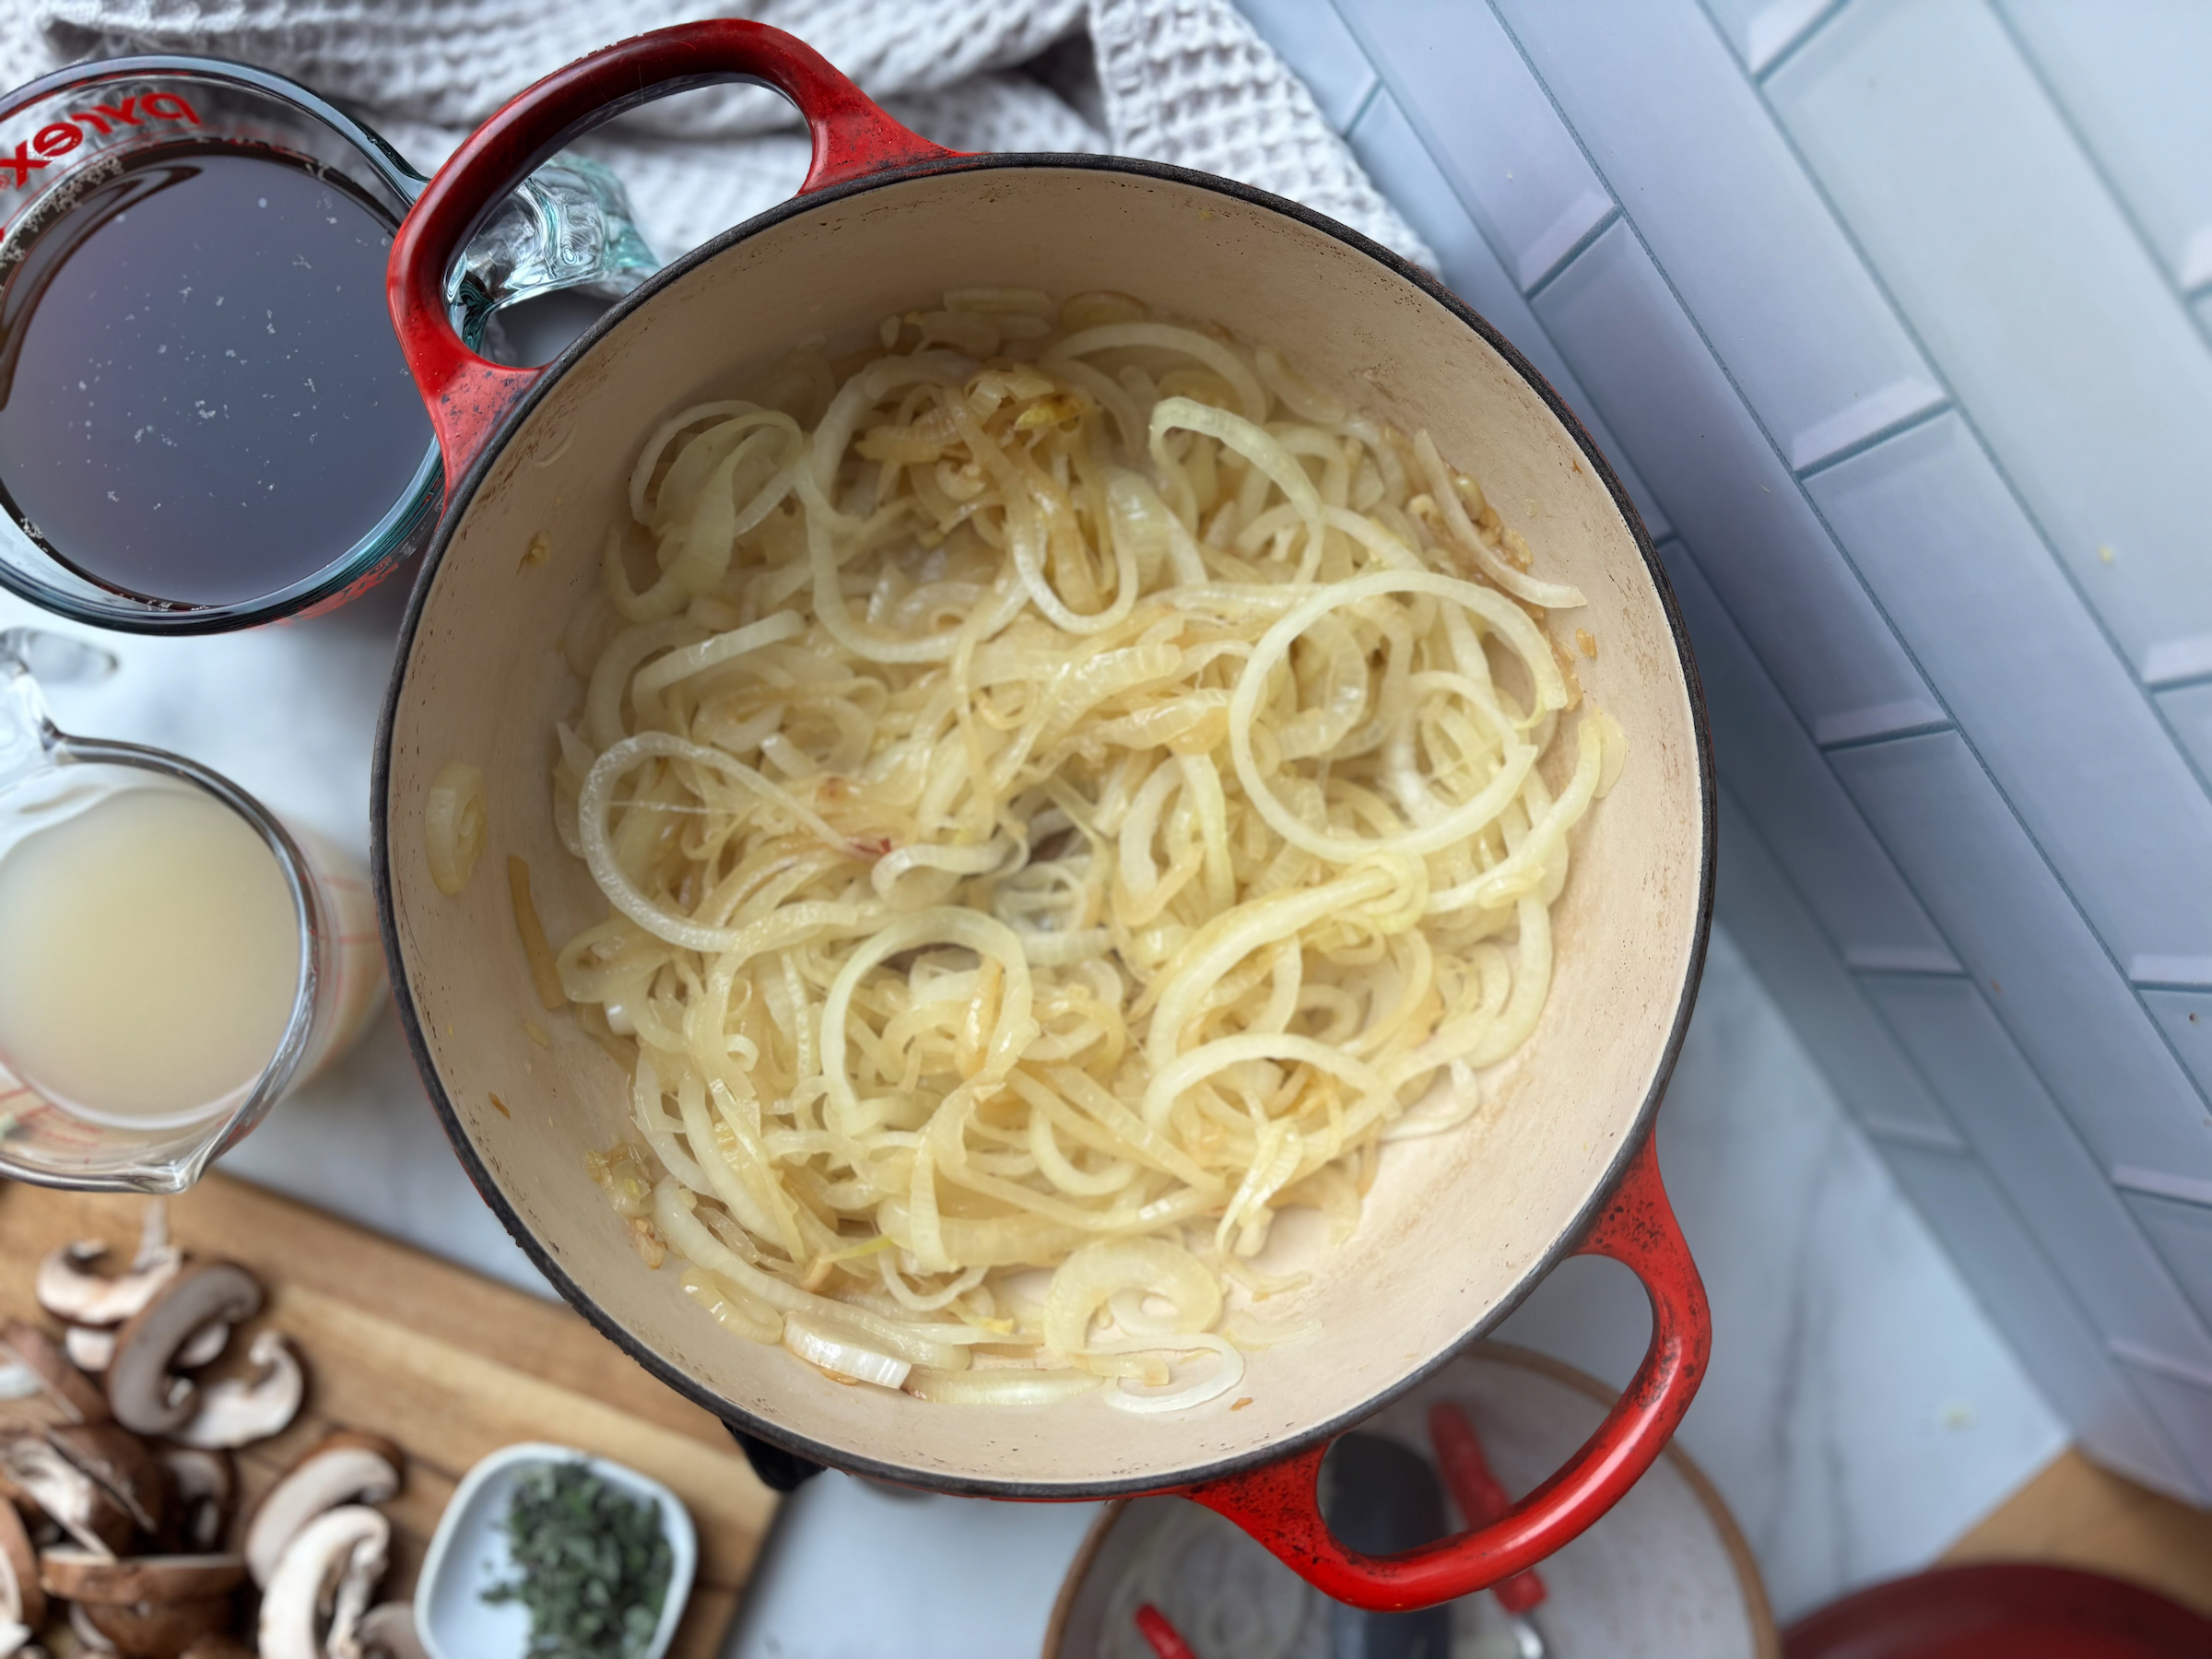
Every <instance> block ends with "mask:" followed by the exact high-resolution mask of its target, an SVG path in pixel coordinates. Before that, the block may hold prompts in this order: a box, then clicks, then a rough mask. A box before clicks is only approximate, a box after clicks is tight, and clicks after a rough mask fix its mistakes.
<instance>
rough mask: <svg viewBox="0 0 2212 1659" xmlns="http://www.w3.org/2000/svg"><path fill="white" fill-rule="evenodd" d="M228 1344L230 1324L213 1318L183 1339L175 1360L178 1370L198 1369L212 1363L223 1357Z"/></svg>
mask: <svg viewBox="0 0 2212 1659" xmlns="http://www.w3.org/2000/svg"><path fill="white" fill-rule="evenodd" d="M229 1346H230V1326H229V1322H228V1321H226V1320H220V1319H213V1320H209V1321H208V1322H207V1323H206V1324H204V1325H202V1326H201V1327H200V1328H199V1329H198V1330H196V1331H194V1333H193V1334H192V1335H190V1336H189V1337H187V1338H186V1339H185V1342H184V1346H183V1347H181V1348H179V1349H178V1350H177V1358H176V1360H175V1364H176V1368H177V1369H178V1370H179V1371H198V1370H199V1369H200V1367H201V1366H203V1365H213V1364H214V1363H215V1362H216V1361H217V1360H218V1359H221V1358H222V1357H223V1350H224V1349H225V1348H227V1347H229Z"/></svg>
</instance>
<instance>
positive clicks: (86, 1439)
mask: <svg viewBox="0 0 2212 1659" xmlns="http://www.w3.org/2000/svg"><path fill="white" fill-rule="evenodd" d="M46 1441H47V1443H48V1444H49V1445H51V1446H52V1447H53V1449H54V1450H55V1451H56V1452H59V1453H61V1454H62V1455H63V1456H64V1457H65V1458H67V1459H68V1460H69V1461H70V1462H71V1463H73V1464H75V1465H76V1466H77V1467H78V1468H80V1469H82V1470H83V1471H84V1472H85V1473H86V1474H88V1475H89V1476H91V1477H92V1478H93V1479H95V1480H97V1481H98V1482H100V1485H101V1486H102V1487H104V1488H106V1489H107V1493H108V1496H109V1497H111V1498H112V1499H114V1500H115V1501H116V1502H118V1503H120V1504H122V1505H123V1507H124V1509H125V1510H127V1511H129V1512H130V1517H131V1519H132V1520H133V1521H135V1522H136V1523H137V1524H138V1526H139V1527H140V1528H141V1529H142V1530H143V1531H146V1532H149V1533H156V1532H159V1531H160V1530H161V1515H162V1512H163V1510H164V1509H165V1508H166V1507H167V1506H168V1500H169V1481H168V1477H166V1476H165V1475H164V1474H163V1473H162V1469H161V1463H160V1460H159V1458H157V1457H155V1455H154V1454H153V1453H152V1452H151V1451H150V1450H148V1449H147V1444H146V1442H145V1441H142V1440H140V1439H139V1438H138V1437H137V1436H136V1435H135V1434H133V1433H132V1432H131V1431H130V1430H128V1429H125V1428H123V1427H122V1426H121V1425H119V1424H115V1423H58V1424H56V1425H55V1426H54V1427H53V1428H52V1429H49V1430H46Z"/></svg>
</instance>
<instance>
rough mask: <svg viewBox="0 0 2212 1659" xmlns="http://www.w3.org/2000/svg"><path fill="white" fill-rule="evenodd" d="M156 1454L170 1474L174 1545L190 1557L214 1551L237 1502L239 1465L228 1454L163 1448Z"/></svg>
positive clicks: (171, 1527) (181, 1448)
mask: <svg viewBox="0 0 2212 1659" xmlns="http://www.w3.org/2000/svg"><path fill="white" fill-rule="evenodd" d="M154 1455H155V1456H156V1457H158V1458H159V1459H160V1460H161V1466H162V1467H163V1468H164V1469H166V1470H167V1471H168V1472H169V1489H170V1506H169V1534H168V1541H169V1543H170V1544H171V1547H174V1548H176V1549H178V1550H180V1551H182V1552H185V1553H191V1554H196V1553H200V1552H203V1551H206V1550H210V1549H213V1548H214V1547H216V1546H217V1545H218V1544H219V1543H221V1542H222V1540H223V1533H224V1531H225V1529H226V1528H228V1527H229V1524H230V1510H231V1507H232V1505H233V1504H235V1503H236V1502H237V1500H238V1465H237V1464H236V1463H235V1462H234V1461H233V1460H232V1458H231V1456H230V1453H228V1452H211V1451H207V1450H205V1449H203V1448H201V1447H198V1446H161V1447H158V1448H157V1449H156V1450H155V1453H154Z"/></svg>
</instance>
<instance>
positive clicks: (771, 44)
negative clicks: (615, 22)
mask: <svg viewBox="0 0 2212 1659" xmlns="http://www.w3.org/2000/svg"><path fill="white" fill-rule="evenodd" d="M733 80H745V81H754V82H758V83H759V84H760V85H762V86H766V87H771V88H774V89H775V90H776V91H778V92H781V93H782V94H783V96H784V97H786V98H788V99H790V100H791V101H792V102H793V103H794V104H796V105H797V106H798V108H799V113H800V114H801V115H803V116H804V117H806V127H807V130H808V132H809V133H811V134H812V135H813V138H814V162H813V165H812V166H811V167H809V168H808V169H807V172H806V182H805V183H803V184H801V185H800V186H799V194H801V195H804V194H806V193H807V192H808V191H813V190H820V189H822V188H823V187H825V186H826V185H830V184H841V183H844V182H846V181H848V180H851V179H858V178H863V177H865V176H866V175H867V174H869V173H874V172H883V171H889V170H891V169H894V168H900V167H907V166H911V165H912V164H913V163H914V162H917V161H926V160H931V159H935V158H937V157H941V156H949V155H953V154H955V153H957V152H955V151H952V150H948V149H945V148H943V147H940V146H938V145H935V144H932V143H930V142H929V141H928V140H927V139H926V138H924V137H921V136H920V135H917V134H914V133H911V132H909V131H907V129H906V128H904V127H903V126H900V124H898V123H897V122H896V121H893V120H892V119H891V118H890V117H889V116H888V115H887V114H885V113H884V112H883V111H882V110H880V109H878V108H877V106H876V105H875V104H874V103H873V102H871V101H870V100H869V99H868V98H867V97H866V95H865V94H864V93H863V92H862V91H861V90H860V88H858V87H855V86H854V85H853V83H852V82H851V81H849V80H847V79H846V78H845V77H844V76H841V75H840V74H839V73H838V72H837V71H836V70H835V69H833V68H831V67H830V63H829V61H828V60H827V59H826V58H824V57H823V56H822V55H821V53H818V52H817V51H815V50H814V48H812V47H811V46H808V45H807V44H806V42H805V41H801V40H798V39H797V38H796V37H794V36H792V35H788V34H785V33H784V32H783V31H782V29H771V28H769V27H768V26H767V25H766V24H764V23H748V22H744V21H741V20H738V19H735V18H712V19H710V20H707V21H704V22H699V23H680V24H678V25H677V26H676V27H675V28H673V29H654V30H653V32H652V33H650V34H641V35H636V36H633V37H632V38H631V39H629V40H627V41H618V43H617V44H615V45H612V46H609V47H607V48H606V50H605V51H604V52H594V53H592V55H591V56H589V57H586V58H579V59H578V60H577V61H576V62H575V63H573V64H571V65H568V67H566V68H565V69H557V70H555V71H554V72H553V73H552V74H551V75H548V76H546V78H545V79H543V80H541V81H539V82H538V83H537V84H536V85H535V86H533V87H530V88H527V89H525V90H524V91H523V92H521V93H519V94H517V95H516V96H515V97H514V98H513V99H512V100H510V101H509V102H508V103H507V104H506V106H505V107H504V108H502V109H501V110H500V112H498V113H497V114H495V115H493V116H492V118H491V119H490V120H489V121H487V122H486V123H485V124H483V125H482V126H480V127H478V128H477V130H476V132H475V133H473V134H472V135H470V136H469V138H468V141H467V142H466V143H465V144H463V145H462V147H460V148H459V149H457V150H455V151H454V152H453V158H452V159H450V160H448V161H447V162H446V164H445V165H444V166H443V167H441V168H440V169H439V170H438V176H437V177H436V178H434V179H432V180H431V181H430V183H429V188H428V189H427V190H425V191H424V192H423V193H422V195H421V197H420V199H418V201H417V202H416V204H415V206H414V210H413V211H412V212H410V213H409V214H408V215H407V217H406V220H405V221H404V222H402V224H401V225H400V228H399V234H398V235H397V236H396V237H394V239H393V242H392V260H391V265H390V266H389V267H388V269H387V271H386V274H385V278H384V292H385V297H386V299H387V300H389V302H390V304H391V307H392V324H393V326H394V328H396V329H397V330H398V331H399V344H400V348H401V350H403V351H404V352H405V353H406V359H407V367H408V369H409V370H410V371H412V372H413V373H414V376H415V383H416V385H417V386H418V387H419V388H420V389H421V392H422V397H423V401H424V402H425V403H426V404H428V405H429V410H430V421H431V424H432V425H434V426H435V427H436V428H437V429H438V447H439V450H440V452H441V453H442V455H443V456H444V460H445V479H446V488H447V489H448V490H449V491H450V490H451V489H452V488H453V481H454V480H455V479H457V478H459V477H461V475H462V474H463V473H464V472H465V471H466V470H467V468H468V465H469V463H470V462H472V461H474V460H475V459H476V457H477V452H478V451H479V450H481V449H482V448H483V446H484V443H485V441H487V440H488V438H489V437H490V435H491V432H492V429H493V428H495V427H496V426H498V425H499V422H500V417H502V416H503V415H505V414H506V413H507V411H508V410H509V409H511V408H512V407H513V406H515V404H516V403H517V402H519V401H520V400H521V398H522V395H523V394H524V392H526V391H527V390H528V389H529V387H530V384H531V382H533V381H535V380H536V379H537V377H538V373H539V371H537V370H535V369H508V368H503V367H501V366H500V365H499V364H497V363H490V362H487V361H486V360H485V359H482V358H480V357H478V356H477V354H476V353H475V352H473V351H471V350H469V348H468V347H466V346H465V345H463V344H462V343H461V336H460V335H459V334H457V333H456V332H455V331H454V329H453V318H452V316H451V314H450V313H449V312H448V311H447V308H446V299H445V279H446V273H447V272H448V271H449V270H451V269H452V268H453V260H454V258H455V256H456V255H458V254H459V253H460V251H461V248H462V246H463V244H464V243H465V242H466V241H467V240H468V238H469V237H470V236H471V235H473V234H474V233H475V231H476V229H477V225H478V224H479V223H480V222H481V221H482V219H483V218H484V215H485V214H486V212H488V210H489V208H490V207H491V206H492V204H493V203H495V202H497V201H498V200H500V198H501V197H502V196H504V195H505V194H507V193H508V192H509V191H510V190H512V189H513V188H514V187H515V185H517V184H518V183H520V182H522V180H523V179H524V176H526V175H527V174H528V173H529V171H530V170H531V169H533V168H534V167H536V166H537V165H538V164H539V163H540V162H542V161H543V160H545V159H546V158H547V157H548V156H550V155H551V154H552V153H553V152H554V151H555V150H557V149H559V148H560V147H562V146H564V145H567V144H570V143H571V142H573V141H574V140H575V139H576V138H577V137H578V136H580V135H582V133H584V132H585V131H586V130H588V129H589V128H591V127H594V126H596V125H597V124H599V123H601V122H603V121H606V120H607V119H609V118H610V117H612V116H615V115H618V114H620V113H621V112H623V111H625V110H629V109H634V108H635V107H636V106H637V105H639V104H641V103H645V102H648V101H649V100H653V99H655V98H661V97H665V96H666V95H667V94H669V93H671V92H684V91H688V90H690V89H691V88H695V87H705V86H711V85H713V84H714V83H716V82H720V81H733Z"/></svg>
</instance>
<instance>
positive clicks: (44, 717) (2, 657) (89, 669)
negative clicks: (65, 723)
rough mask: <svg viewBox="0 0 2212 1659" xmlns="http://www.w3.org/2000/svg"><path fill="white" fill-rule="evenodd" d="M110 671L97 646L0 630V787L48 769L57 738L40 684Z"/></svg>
mask: <svg viewBox="0 0 2212 1659" xmlns="http://www.w3.org/2000/svg"><path fill="white" fill-rule="evenodd" d="M114 668H115V659H114V658H113V657H112V656H110V655H109V654H108V653H106V652H104V651H102V650H100V647H99V646H97V645H88V644H86V643H84V642H83V641H78V640H72V639H68V638H65V636H63V635H61V634H52V633H45V632H42V631H41V630H40V629H35V628H9V629H0V789H5V788H6V786H7V785H8V784H10V783H12V782H16V781H17V780H18V779H19V778H22V777H25V776H27V775H28V774H29V773H31V772H34V771H41V770H42V769H43V768H45V767H47V766H50V765H52V764H53V750H54V747H55V746H56V745H58V744H59V743H60V742H61V740H62V735H61V733H60V732H58V731H57V730H55V729H54V724H53V716H52V715H51V714H49V713H48V712H47V711H46V699H45V697H44V696H43V695H42V694H41V692H40V690H39V682H40V681H41V679H42V680H44V681H46V682H47V683H48V684H50V685H59V684H61V683H62V682H64V681H66V680H86V679H99V678H101V677H105V676H106V675H109V674H111V673H112V672H113V671H114Z"/></svg>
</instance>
